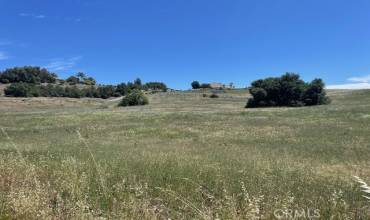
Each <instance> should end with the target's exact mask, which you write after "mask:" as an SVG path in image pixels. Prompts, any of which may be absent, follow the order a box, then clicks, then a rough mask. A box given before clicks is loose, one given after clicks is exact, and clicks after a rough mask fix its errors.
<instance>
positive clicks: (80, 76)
mask: <svg viewBox="0 0 370 220" xmlns="http://www.w3.org/2000/svg"><path fill="white" fill-rule="evenodd" d="M65 81H66V82H67V83H68V84H69V85H77V84H83V85H90V86H92V85H95V84H96V80H95V79H94V78H92V77H88V76H87V75H86V74H85V73H82V72H79V73H77V74H76V76H70V77H68V78H67V79H66V80H65Z"/></svg>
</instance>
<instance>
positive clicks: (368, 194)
mask: <svg viewBox="0 0 370 220" xmlns="http://www.w3.org/2000/svg"><path fill="white" fill-rule="evenodd" d="M354 178H355V180H356V181H357V182H358V183H359V184H360V187H361V191H362V192H364V193H365V195H363V197H364V198H366V199H367V200H369V202H370V186H369V185H367V183H366V182H365V181H364V180H362V179H361V178H360V177H358V176H354Z"/></svg>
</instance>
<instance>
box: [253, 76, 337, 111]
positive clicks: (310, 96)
mask: <svg viewBox="0 0 370 220" xmlns="http://www.w3.org/2000/svg"><path fill="white" fill-rule="evenodd" d="M324 88H325V84H324V82H323V81H322V79H314V80H313V81H312V82H310V83H306V82H304V81H303V80H301V79H300V76H299V75H298V74H295V73H286V74H284V75H282V76H281V77H270V78H266V79H260V80H256V81H254V82H252V85H251V87H250V88H249V91H250V94H251V95H252V98H251V99H249V100H248V103H247V106H246V107H249V108H253V107H267V106H311V105H322V104H327V103H329V102H330V100H329V98H328V97H327V96H326V93H325V89H324Z"/></svg>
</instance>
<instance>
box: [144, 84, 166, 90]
mask: <svg viewBox="0 0 370 220" xmlns="http://www.w3.org/2000/svg"><path fill="white" fill-rule="evenodd" d="M143 89H144V90H146V91H148V90H151V91H163V92H166V91H167V85H166V84H164V83H163V82H148V83H145V84H144V86H143Z"/></svg>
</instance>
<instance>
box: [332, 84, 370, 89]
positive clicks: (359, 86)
mask: <svg viewBox="0 0 370 220" xmlns="http://www.w3.org/2000/svg"><path fill="white" fill-rule="evenodd" d="M326 88H327V89H370V83H348V84H338V85H329V86H327V87H326Z"/></svg>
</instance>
